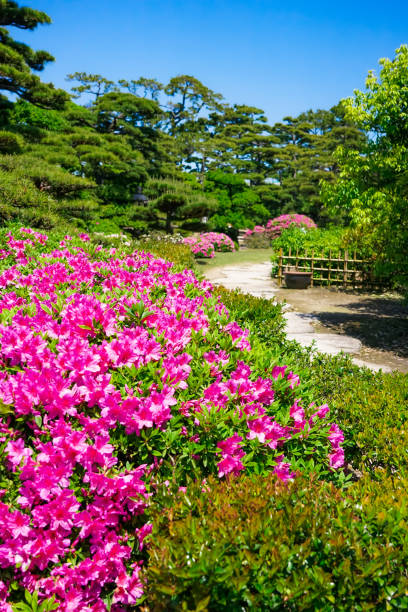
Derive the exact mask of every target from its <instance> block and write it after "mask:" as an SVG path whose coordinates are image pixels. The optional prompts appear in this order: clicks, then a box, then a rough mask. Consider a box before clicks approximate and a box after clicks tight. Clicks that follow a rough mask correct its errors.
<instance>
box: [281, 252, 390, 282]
mask: <svg viewBox="0 0 408 612" xmlns="http://www.w3.org/2000/svg"><path fill="white" fill-rule="evenodd" d="M294 269H296V270H299V271H301V272H306V271H310V272H311V273H312V277H311V285H312V286H313V285H326V286H328V287H330V286H331V285H342V286H343V287H353V288H361V287H367V286H370V287H372V286H380V285H382V284H383V282H382V281H381V279H375V278H374V277H373V274H372V262H370V261H368V260H364V259H358V258H357V257H356V252H355V251H354V253H353V254H352V255H351V254H350V253H349V252H348V251H347V250H345V251H343V252H341V251H340V252H336V253H332V251H329V256H328V257H327V256H325V257H322V256H320V255H315V253H314V250H312V251H311V253H310V255H308V252H307V251H305V252H304V253H299V252H298V251H297V250H296V252H294V253H292V251H291V249H289V254H288V255H284V254H283V249H280V250H279V259H278V271H277V277H278V284H279V286H281V285H282V279H283V277H284V274H285V272H287V271H289V270H294Z"/></svg>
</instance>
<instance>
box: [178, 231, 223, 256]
mask: <svg viewBox="0 0 408 612" xmlns="http://www.w3.org/2000/svg"><path fill="white" fill-rule="evenodd" d="M183 242H184V244H188V245H189V246H190V248H191V250H192V252H193V253H194V255H195V256H196V257H207V258H212V257H214V253H215V252H224V253H225V252H232V251H235V244H234V241H233V240H231V238H230V237H229V236H227V235H226V234H220V233H218V232H206V233H204V234H200V235H199V236H189V237H188V238H185V239H184V240H183Z"/></svg>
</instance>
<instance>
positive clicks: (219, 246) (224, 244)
mask: <svg viewBox="0 0 408 612" xmlns="http://www.w3.org/2000/svg"><path fill="white" fill-rule="evenodd" d="M201 238H203V239H204V240H208V241H209V242H211V244H213V245H214V249H215V251H216V252H222V253H228V252H232V251H235V244H234V241H233V240H232V239H231V238H230V237H229V236H227V234H222V233H219V232H206V233H204V234H201Z"/></svg>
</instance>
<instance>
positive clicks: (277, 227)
mask: <svg viewBox="0 0 408 612" xmlns="http://www.w3.org/2000/svg"><path fill="white" fill-rule="evenodd" d="M291 225H297V226H300V227H302V226H303V227H307V228H309V229H311V228H315V227H317V226H316V223H315V222H314V221H313V219H311V218H310V217H306V215H295V214H293V215H281V216H280V217H275V219H269V221H268V223H267V224H266V230H267V232H268V233H269V234H270V237H271V239H272V240H273V238H277V237H278V236H280V235H281V233H282V232H283V230H285V229H287V228H288V227H290V226H291Z"/></svg>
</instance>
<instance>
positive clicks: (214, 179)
mask: <svg viewBox="0 0 408 612" xmlns="http://www.w3.org/2000/svg"><path fill="white" fill-rule="evenodd" d="M204 190H205V191H206V192H207V193H209V194H211V195H213V196H214V197H216V198H217V201H218V209H217V211H216V214H213V215H212V216H211V217H210V220H209V222H210V227H211V229H214V230H215V231H219V232H227V231H228V228H230V227H231V226H232V227H234V228H236V229H238V228H241V227H253V225H254V224H255V223H262V222H264V221H266V220H267V219H268V218H269V211H268V210H267V209H266V208H265V207H264V206H263V205H262V203H261V200H260V198H259V197H258V195H257V194H256V193H255V192H254V191H252V190H251V189H250V188H249V187H248V186H247V184H246V182H245V179H244V177H243V176H241V175H238V174H232V173H230V172H223V171H221V170H214V171H210V172H208V173H207V175H206V180H205V183H204Z"/></svg>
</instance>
